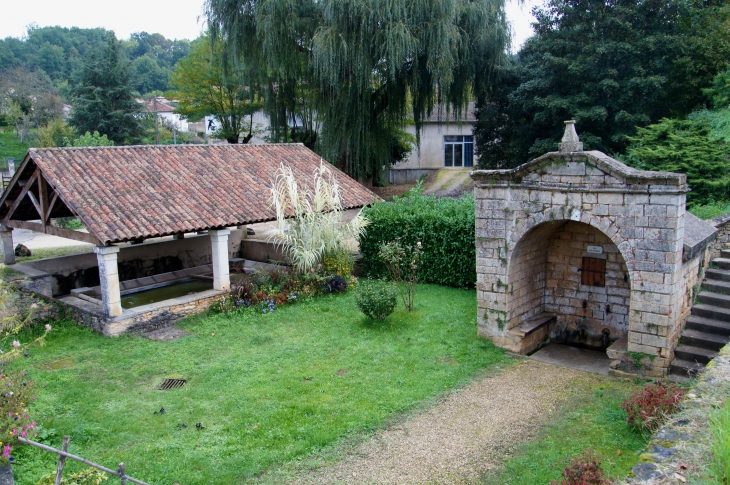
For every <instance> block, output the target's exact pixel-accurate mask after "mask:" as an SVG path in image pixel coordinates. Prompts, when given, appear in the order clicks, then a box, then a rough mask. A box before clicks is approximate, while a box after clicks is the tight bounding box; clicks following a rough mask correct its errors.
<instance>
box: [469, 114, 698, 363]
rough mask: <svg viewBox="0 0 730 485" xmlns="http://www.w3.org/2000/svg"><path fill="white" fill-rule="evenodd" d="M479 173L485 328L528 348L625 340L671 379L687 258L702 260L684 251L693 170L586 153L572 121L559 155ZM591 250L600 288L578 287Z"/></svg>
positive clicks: (497, 338)
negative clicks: (599, 265) (601, 273)
mask: <svg viewBox="0 0 730 485" xmlns="http://www.w3.org/2000/svg"><path fill="white" fill-rule="evenodd" d="M471 176H472V178H473V180H474V181H475V185H476V189H475V198H476V202H475V203H476V250H477V298H478V324H479V335H481V336H483V337H487V338H489V339H491V340H493V341H494V342H495V343H496V344H497V345H500V346H502V347H505V348H508V349H510V350H512V351H516V352H522V353H527V352H530V351H532V350H534V349H536V348H537V347H539V346H540V345H541V344H542V343H544V342H545V341H546V340H549V339H553V340H561V339H562V340H567V341H579V342H581V343H584V344H587V345H591V346H595V347H600V348H605V347H606V346H607V345H609V344H610V343H611V342H616V341H619V342H620V344H621V345H623V348H622V349H621V351H622V352H623V353H626V352H631V353H635V354H636V353H640V354H647V355H651V356H652V364H651V368H650V369H648V370H647V372H646V374H648V375H654V376H663V375H665V374H666V369H667V367H668V365H669V362H671V360H672V358H673V352H674V348H675V347H676V343H677V337H678V334H679V331H680V330H681V326H682V325H683V323H684V321H683V316H684V315H686V313H687V312H688V308H689V304H691V301H689V300H688V297H687V295H688V294H690V293H691V290H688V287H687V286H688V285H689V284H690V283H691V281H692V278H691V277H690V275H691V273H692V271H694V272H695V273H697V266H694V267H691V266H689V265H688V266H686V267H685V268H684V269H683V266H684V265H685V263H687V264H689V263H691V264H692V265H694V261H696V260H698V259H699V258H700V256H697V257H695V258H694V259H693V260H692V261H689V262H687V261H685V262H683V258H682V256H683V250H684V248H683V242H684V220H685V200H686V197H685V196H686V192H687V190H688V188H687V183H686V177H685V175H683V174H675V173H666V172H650V171H640V170H636V169H633V168H630V167H628V166H626V165H624V164H623V163H621V162H619V161H618V160H615V159H612V158H611V157H609V156H607V155H605V154H604V153H601V152H598V151H583V146H582V143H580V141H579V140H578V137H577V135H576V133H575V129H574V127H573V124H572V122H570V123H567V128H566V134H565V136H564V137H563V142H562V143H561V144H560V151H558V152H551V153H547V154H545V155H543V156H541V157H539V158H537V159H535V160H532V161H530V162H528V163H526V164H524V165H522V166H520V167H518V168H515V169H511V170H477V171H474V172H472V174H471ZM703 255H704V254H703ZM583 257H594V258H604V259H605V261H606V271H605V286H604V287H598V286H587V285H582V284H581V270H582V267H581V264H582V259H583ZM695 280H696V278H695ZM551 316H553V318H551ZM533 334H534V335H540V337H539V338H530V337H529V335H533Z"/></svg>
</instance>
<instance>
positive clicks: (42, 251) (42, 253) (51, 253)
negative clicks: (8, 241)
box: [15, 244, 94, 263]
mask: <svg viewBox="0 0 730 485" xmlns="http://www.w3.org/2000/svg"><path fill="white" fill-rule="evenodd" d="M93 251H94V246H92V245H90V244H86V245H80V246H59V247H55V248H37V249H31V250H30V252H31V256H27V257H22V258H21V257H16V258H15V262H16V263H25V262H27V261H35V260H38V259H46V258H60V257H61V256H70V255H72V254H79V253H91V252H93Z"/></svg>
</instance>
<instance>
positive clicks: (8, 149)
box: [0, 130, 28, 168]
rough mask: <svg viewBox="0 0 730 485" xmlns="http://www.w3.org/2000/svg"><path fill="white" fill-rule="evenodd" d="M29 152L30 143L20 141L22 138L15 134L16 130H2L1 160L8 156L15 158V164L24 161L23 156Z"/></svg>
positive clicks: (0, 137) (0, 132) (0, 136)
mask: <svg viewBox="0 0 730 485" xmlns="http://www.w3.org/2000/svg"><path fill="white" fill-rule="evenodd" d="M27 152H28V144H27V143H20V139H19V138H18V136H17V135H16V134H15V130H9V131H0V160H3V161H4V160H6V159H7V158H8V157H12V158H14V159H15V166H16V168H17V166H18V164H19V163H20V162H22V161H23V157H25V154H26V153H27Z"/></svg>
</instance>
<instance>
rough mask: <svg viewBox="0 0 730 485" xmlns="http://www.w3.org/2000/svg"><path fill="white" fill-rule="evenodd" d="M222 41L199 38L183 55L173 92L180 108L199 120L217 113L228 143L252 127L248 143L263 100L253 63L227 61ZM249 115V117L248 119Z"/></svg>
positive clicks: (186, 114)
mask: <svg viewBox="0 0 730 485" xmlns="http://www.w3.org/2000/svg"><path fill="white" fill-rule="evenodd" d="M223 50H224V45H223V43H222V42H221V41H217V42H215V43H213V44H212V46H211V43H210V42H209V41H208V40H207V39H204V40H201V41H199V42H196V43H195V44H194V46H193V50H192V52H191V53H190V56H189V57H187V58H186V59H182V60H181V61H180V62H179V63H178V65H177V68H176V69H175V72H174V73H173V75H172V80H171V81H172V84H173V86H175V87H176V88H177V90H176V91H174V93H173V96H174V97H176V98H177V100H178V102H179V104H180V107H179V109H178V110H177V111H178V112H179V113H181V114H183V115H185V116H186V117H188V118H189V119H192V120H198V119H200V118H203V117H204V116H206V115H210V114H212V115H215V117H216V118H218V120H219V121H220V123H221V129H220V132H219V133H218V136H220V138H223V139H225V140H227V141H228V143H238V141H239V136H240V134H241V133H242V132H243V131H244V130H245V129H246V128H247V127H248V130H249V135H248V136H246V137H245V138H244V143H247V142H248V141H249V140H250V139H251V136H252V133H253V114H254V113H255V112H256V111H258V110H260V109H261V106H262V103H260V102H259V101H258V99H259V96H258V94H257V89H256V86H255V81H254V79H253V76H252V73H251V71H252V69H253V67H251V66H247V65H245V64H237V65H233V64H226V63H224V57H223ZM247 118H248V121H246V120H247Z"/></svg>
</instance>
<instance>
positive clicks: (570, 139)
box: [558, 120, 583, 153]
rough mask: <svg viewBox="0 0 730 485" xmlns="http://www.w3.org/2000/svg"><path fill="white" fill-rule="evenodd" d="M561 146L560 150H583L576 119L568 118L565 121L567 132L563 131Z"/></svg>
mask: <svg viewBox="0 0 730 485" xmlns="http://www.w3.org/2000/svg"><path fill="white" fill-rule="evenodd" d="M560 141H561V143H560V145H558V146H559V150H560V152H561V153H562V152H582V151H583V142H581V141H580V139H579V138H578V133H576V131H575V120H568V121H566V122H565V133H563V139H562V140H560Z"/></svg>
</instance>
